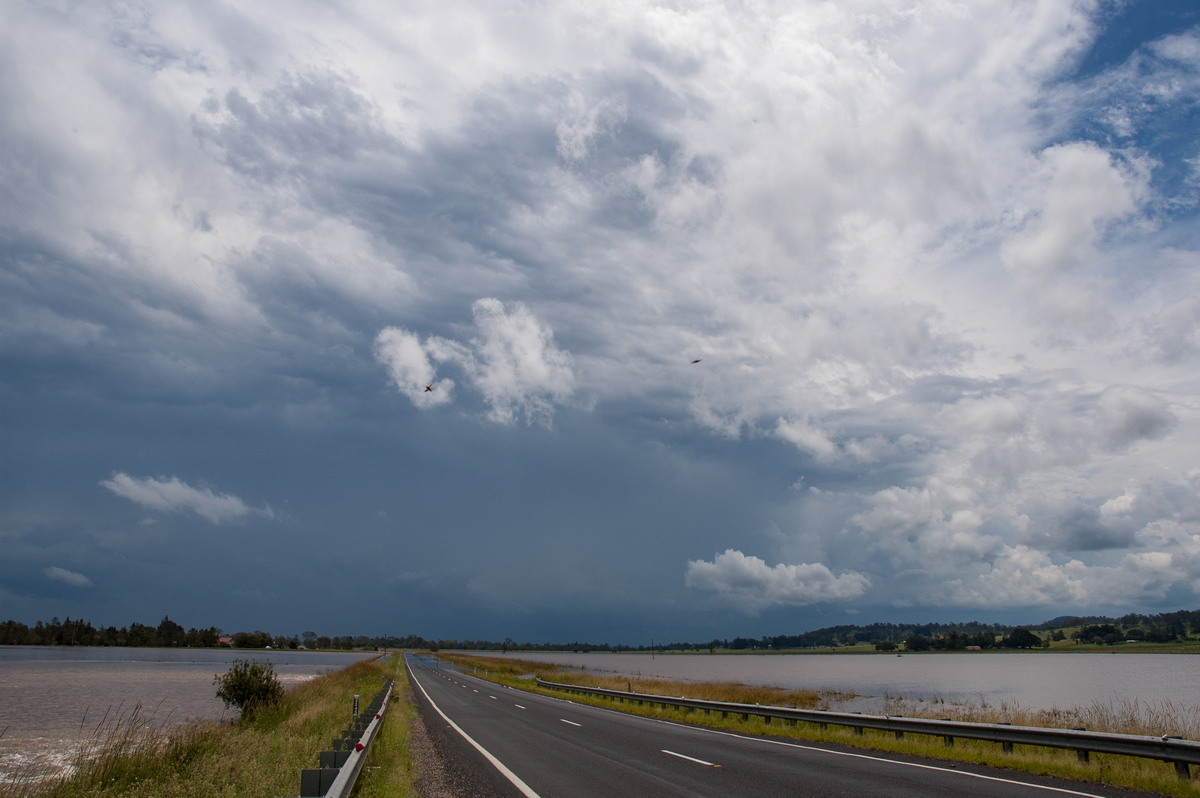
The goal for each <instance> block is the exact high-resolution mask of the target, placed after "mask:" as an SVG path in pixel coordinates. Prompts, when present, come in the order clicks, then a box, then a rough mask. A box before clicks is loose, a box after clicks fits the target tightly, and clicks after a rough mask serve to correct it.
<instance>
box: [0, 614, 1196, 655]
mask: <svg viewBox="0 0 1200 798" xmlns="http://www.w3.org/2000/svg"><path fill="white" fill-rule="evenodd" d="M1064 629H1073V631H1072V632H1071V633H1070V637H1071V639H1073V640H1075V641H1076V642H1079V643H1098V644H1108V645H1112V644H1117V643H1122V642H1124V641H1126V640H1135V641H1143V640H1144V641H1147V642H1157V643H1165V642H1170V641H1172V640H1181V639H1187V638H1188V637H1190V636H1200V610H1179V611H1177V612H1167V613H1162V614H1160V615H1142V614H1137V613H1132V614H1129V615H1123V616H1121V617H1120V618H1106V617H1103V616H1073V615H1064V616H1060V617H1058V618H1054V619H1052V620H1049V621H1046V622H1045V623H1042V624H1038V625H1035V626H1028V627H1012V626H1005V625H1002V624H983V623H978V622H974V621H972V622H969V623H926V624H896V623H872V624H867V625H865V626H855V625H841V626H829V627H825V628H823V629H815V630H813V631H811V632H803V633H801V634H795V635H774V636H763V637H758V638H750V637H735V638H732V639H721V638H715V639H713V640H709V641H708V642H705V643H696V642H683V643H680V642H671V643H658V644H654V643H652V644H650V645H638V646H628V645H621V644H616V645H611V644H609V643H585V642H579V641H574V642H570V643H562V642H557V643H554V642H546V643H530V642H525V643H516V642H514V641H513V640H512V638H505V639H504V640H447V639H438V640H432V639H427V638H424V637H420V636H419V635H407V636H405V637H398V636H395V635H384V636H380V637H368V636H366V635H357V636H354V637H351V636H348V635H342V636H338V637H330V636H327V635H318V634H317V633H315V632H303V633H302V634H300V635H299V636H297V635H291V636H287V635H272V634H269V633H267V632H263V631H254V632H235V633H233V634H229V635H227V634H225V633H224V632H222V631H221V630H220V629H218V628H217V627H215V626H210V627H208V628H207V629H195V628H192V629H186V630H185V629H184V628H183V627H182V626H180V625H179V624H177V623H175V622H174V621H172V620H171V619H170V618H167V617H164V618H163V619H162V621H161V622H159V624H158V625H157V626H147V625H145V624H140V623H134V624H130V625H129V626H122V627H120V628H117V627H115V626H105V627H95V626H93V625H92V624H90V623H88V622H87V621H84V620H71V619H70V618H67V619H66V620H63V621H60V620H59V619H58V618H53V619H51V620H50V621H49V622H42V621H38V622H37V623H36V624H34V625H33V626H26V625H25V624H23V623H20V622H18V621H4V622H3V623H0V645H17V646H22V645H24V646H152V647H167V648H169V647H174V646H187V647H193V648H213V647H216V646H221V645H228V646H233V647H234V648H267V647H268V646H270V647H273V648H286V649H298V648H306V649H338V650H348V649H364V648H409V649H427V650H435V651H436V650H438V649H457V650H465V651H575V652H580V653H583V652H589V651H612V652H620V651H705V650H707V651H715V650H716V649H724V650H732V651H743V650H754V649H758V650H771V649H795V648H839V647H843V646H854V645H859V644H864V643H865V644H870V645H873V646H874V647H875V648H876V649H878V650H881V651H892V650H900V649H904V650H907V651H961V650H964V649H968V648H980V649H989V648H1035V647H1039V646H1043V645H1049V642H1050V641H1051V640H1065V639H1066V633H1065V632H1064V631H1063V630H1064ZM1038 632H1042V633H1044V634H1041V635H1039V634H1037V633H1038Z"/></svg>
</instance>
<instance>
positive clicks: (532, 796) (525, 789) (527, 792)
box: [408, 668, 541, 798]
mask: <svg viewBox="0 0 1200 798" xmlns="http://www.w3.org/2000/svg"><path fill="white" fill-rule="evenodd" d="M408 675H409V676H411V677H412V680H413V681H414V682H416V683H417V687H418V688H420V690H421V692H422V693H424V694H425V700H427V701H428V702H429V705H430V706H431V707H433V708H434V709H435V710H436V711H437V713H438V714H439V715H441V716H442V720H444V721H446V722H447V723H449V724H450V728H452V729H454V730H455V731H456V732H458V733H459V734H461V735H462V736H463V739H464V740H466V741H467V742H469V743H470V744H471V745H472V746H473V747H474V748H475V750H476V751H478V752H479V753H481V754H483V756H484V758H486V759H487V761H488V762H491V763H492V765H494V766H495V768H496V770H499V771H500V772H501V773H502V774H504V778H506V779H508V780H509V781H510V782H512V784H513V786H514V787H516V788H517V789H518V790H520V791H521V794H522V795H524V796H526V798H541V796H539V795H538V794H537V793H536V792H534V791H533V790H532V789H530V787H529V785H528V784H526V783H525V782H523V781H521V777H520V776H518V775H517V774H516V773H513V772H512V771H511V770H509V769H508V768H507V767H505V765H504V763H503V762H501V761H500V760H499V759H497V758H496V757H494V756H492V754H491V752H490V751H488V750H487V749H486V748H484V747H483V746H482V745H480V744H479V743H477V742H475V741H474V740H473V739H471V735H469V734H467V733H466V732H465V731H463V730H462V727H460V726H459V725H458V724H457V723H455V722H454V721H452V720H450V717H449V716H448V715H447V714H446V713H445V712H442V708H441V707H439V706H438V705H437V702H436V701H434V700H433V699H432V698H431V697H430V696H429V693H428V692H426V690H425V686H424V685H423V684H421V680H420V679H418V678H417V674H416V673H415V672H414V671H413V669H412V668H409V669H408Z"/></svg>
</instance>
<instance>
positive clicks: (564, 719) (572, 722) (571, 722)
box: [559, 718, 583, 726]
mask: <svg viewBox="0 0 1200 798" xmlns="http://www.w3.org/2000/svg"><path fill="white" fill-rule="evenodd" d="M559 720H561V721H562V722H563V723H570V724H571V725H572V726H583V724H582V723H576V722H575V721H573V720H567V719H566V718H559Z"/></svg>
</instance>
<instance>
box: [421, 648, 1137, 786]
mask: <svg viewBox="0 0 1200 798" xmlns="http://www.w3.org/2000/svg"><path fill="white" fill-rule="evenodd" d="M408 664H409V676H410V680H411V683H412V690H413V693H414V694H415V696H416V698H417V702H418V705H419V707H420V709H421V712H422V716H423V717H424V718H425V719H426V724H427V726H428V727H429V728H430V730H431V736H432V737H433V738H434V740H435V745H438V746H439V748H440V749H441V753H442V755H443V756H444V757H445V758H447V759H448V760H449V761H450V762H451V763H452V764H451V767H452V768H453V769H454V770H455V772H456V773H457V774H458V777H459V779H460V780H465V781H468V782H470V783H471V786H472V789H471V790H470V794H472V795H477V796H481V798H492V797H493V796H496V797H497V798H499V797H500V796H525V797H526V798H534V797H535V796H541V798H559V797H561V796H570V798H589V796H596V798H613V796H712V797H713V798H718V797H719V798H736V797H737V796H755V798H769V796H784V795H786V796H876V795H877V796H888V798H904V797H905V796H922V798H925V797H927V796H947V798H949V797H950V796H954V798H960V797H961V796H981V797H982V798H991V797H993V796H994V797H995V798H1001V796H1003V798H1014V797H1019V798H1034V797H1035V796H1036V798H1055V797H1056V796H1069V795H1073V796H1104V797H1105V798H1131V797H1132V796H1140V795H1146V794H1144V793H1135V792H1130V791H1128V790H1119V789H1115V788H1109V787H1104V786H1100V785H1090V784H1087V785H1084V784H1078V783H1075V782H1069V781H1065V780H1062V779H1050V778H1043V777H1038V776H1029V775H1025V774H1019V773H1016V772H1013V771H1005V770H999V769H989V768H983V767H979V766H974V765H955V764H953V763H946V762H939V761H935V760H922V759H917V758H915V757H903V756H900V755H892V754H872V753H871V752H869V751H863V750H857V749H850V748H838V747H835V746H826V745H823V744H808V743H803V742H789V741H785V740H782V739H778V738H767V737H750V736H744V735H738V734H731V733H728V732H720V731H714V730H710V729H702V728H699V727H695V726H688V725H685V724H679V723H670V722H666V721H661V720H655V719H651V718H646V717H641V716H637V715H630V714H626V713H622V712H617V711H615V710H610V709H604V708H601V707H593V706H588V705H584V704H577V703H575V702H573V701H569V700H566V699H559V698H553V697H547V696H542V695H536V694H533V693H526V692H524V691H521V690H513V689H511V688H507V687H504V686H502V685H497V684H495V683H493V682H489V681H486V680H484V679H479V678H477V677H474V676H470V675H468V674H464V673H462V672H460V671H457V670H453V669H450V668H448V667H446V666H445V665H444V664H443V663H438V662H436V661H434V660H429V659H425V658H421V657H415V656H410V657H409V658H408Z"/></svg>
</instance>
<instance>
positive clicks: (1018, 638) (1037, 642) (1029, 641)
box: [1004, 626, 1042, 648]
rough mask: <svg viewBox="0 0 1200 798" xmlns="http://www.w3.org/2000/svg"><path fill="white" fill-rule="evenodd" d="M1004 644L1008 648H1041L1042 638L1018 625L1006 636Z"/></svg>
mask: <svg viewBox="0 0 1200 798" xmlns="http://www.w3.org/2000/svg"><path fill="white" fill-rule="evenodd" d="M1004 645H1005V646H1006V647H1008V648H1041V647H1042V638H1040V637H1038V636H1037V635H1035V634H1034V633H1033V632H1031V631H1029V630H1028V629H1023V628H1021V627H1020V626H1018V627H1017V628H1016V629H1013V630H1012V631H1011V632H1009V634H1008V637H1006V638H1004Z"/></svg>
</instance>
